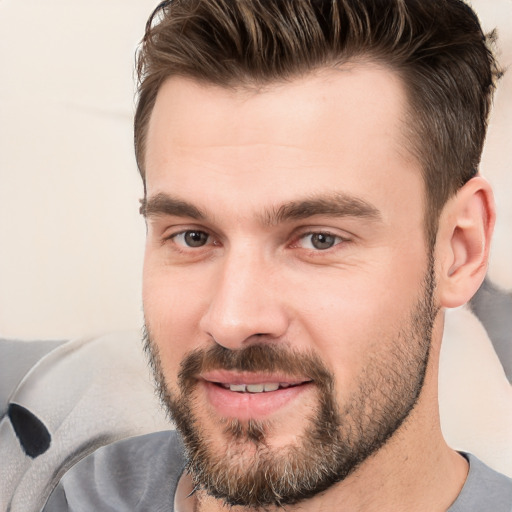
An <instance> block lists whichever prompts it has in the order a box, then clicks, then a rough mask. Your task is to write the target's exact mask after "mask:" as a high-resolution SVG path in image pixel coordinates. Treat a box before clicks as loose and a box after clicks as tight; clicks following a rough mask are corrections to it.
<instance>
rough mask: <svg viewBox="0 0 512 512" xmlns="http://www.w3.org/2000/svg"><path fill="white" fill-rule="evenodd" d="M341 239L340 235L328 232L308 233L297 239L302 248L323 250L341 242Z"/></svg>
mask: <svg viewBox="0 0 512 512" xmlns="http://www.w3.org/2000/svg"><path fill="white" fill-rule="evenodd" d="M342 241H343V239H342V238H341V237H340V236H336V235H331V234H330V233H308V234H307V235H304V236H302V237H301V238H300V240H299V245H300V246H301V247H302V248H304V249H314V250H317V251H325V250H326V249H331V248H332V247H334V246H335V245H338V244H339V243H341V242H342Z"/></svg>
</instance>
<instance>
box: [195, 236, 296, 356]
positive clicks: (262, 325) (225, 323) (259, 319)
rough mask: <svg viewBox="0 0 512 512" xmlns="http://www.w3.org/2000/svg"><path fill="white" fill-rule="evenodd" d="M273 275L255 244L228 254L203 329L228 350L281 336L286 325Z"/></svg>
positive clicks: (240, 247) (220, 271) (268, 263)
mask: <svg viewBox="0 0 512 512" xmlns="http://www.w3.org/2000/svg"><path fill="white" fill-rule="evenodd" d="M273 275H274V271H273V269H272V263H271V261H269V260H268V259H267V258H265V256H264V254H263V251H262V250H259V249H258V248H257V247H255V245H254V244H252V243H245V244H240V245H239V246H237V247H231V248H230V249H229V250H227V251H226V254H225V256H224V257H223V260H222V267H221V268H220V269H219V272H218V274H217V277H216V279H215V282H214V288H213V291H212V296H211V302H210V304H209V307H208V309H207V311H206V313H205V315H204V316H203V318H202V326H201V327H202V329H203V330H204V331H205V332H206V333H207V334H209V335H210V336H211V337H213V338H214V339H215V341H216V342H217V343H219V344H220V345H223V346H225V347H226V348H231V349H236V348H238V347H241V346H242V345H244V344H245V343H248V342H249V340H250V339H251V338H253V337H254V336H257V335H265V336H266V337H267V338H268V339H272V338H278V337H279V336H282V335H283V334H284V332H285V331H286V328H287V324H288V321H287V318H286V314H285V310H284V307H283V301H282V296H280V294H277V293H274V292H275V290H274V286H275V280H274V279H273ZM258 339H261V338H260V337H258Z"/></svg>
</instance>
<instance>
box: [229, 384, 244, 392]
mask: <svg viewBox="0 0 512 512" xmlns="http://www.w3.org/2000/svg"><path fill="white" fill-rule="evenodd" d="M245 388H246V386H245V384H230V385H229V389H230V390H231V391H238V392H241V393H245Z"/></svg>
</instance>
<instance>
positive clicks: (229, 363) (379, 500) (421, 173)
mask: <svg viewBox="0 0 512 512" xmlns="http://www.w3.org/2000/svg"><path fill="white" fill-rule="evenodd" d="M138 70H139V77H140V84H139V102H138V108H137V113H136V118H135V146H136V155H137V161H138V164H139V169H140V171H141V175H142V178H143V182H144V198H143V200H142V207H141V212H142V214H143V215H144V216H145V219H146V222H147V230H148V233H147V245H146V256H145V264H144V292H143V294H144V312H145V318H146V349H147V352H148V354H149V355H150V360H151V362H152V365H153V368H154V371H155V376H156V380H157V383H158V386H159V391H160V395H161V398H162V401H163V403H164V404H165V406H166V407H167V409H168V410H169V412H170V414H171V416H172V418H173V419H174V421H175V422H176V425H177V428H178V431H179V433H180V438H178V437H177V435H176V434H174V433H169V432H164V433H159V434H153V435H150V436H146V437H142V438H135V439H131V440H128V441H124V442H121V443H118V444H115V445H112V446H110V447H106V448H104V449H102V450H99V451H98V452H96V453H95V454H93V456H91V457H89V458H87V459H85V460H84V461H82V463H80V464H78V465H77V466H76V467H75V468H74V469H73V470H71V471H70V472H69V473H68V474H67V475H66V476H65V477H64V479H63V481H62V482H61V484H60V485H59V487H58V488H57V489H56V491H55V492H54V493H53V495H52V497H51V498H50V501H49V502H48V504H47V508H46V510H52V511H55V510H73V511H78V510H176V511H186V510H199V511H222V510H230V509H233V510H237V511H250V510H272V511H276V510H281V509H284V510H287V511H299V510H300V511H312V510H315V511H319V510H340V511H345V510H346V511H373V510H385V511H406V510H407V511H411V510H412V511H429V512H432V511H446V510H449V511H450V512H459V511H482V510H492V511H494V512H502V511H503V512H504V511H510V510H512V481H511V480H510V479H508V478H506V477H504V476H503V475H499V474H497V473H495V472H494V471H492V470H491V469H489V468H487V467H486V466H485V465H483V464H482V463H481V462H480V461H478V460H477V459H476V458H475V457H473V456H471V455H468V454H462V453H457V452H455V451H453V450H452V449H450V448H449V447H448V446H447V445H446V443H445V441H444V439H443V437H442V434H441V429H440V424H439V414H438V407H437V373H438V359H439V350H440V343H441V337H442V331H443V315H444V313H443V311H444V309H445V308H450V307H456V306H459V305H462V304H464V303H465V302H467V301H468V300H469V299H470V298H471V297H472V295H473V294H474V293H475V292H476V290H477V289H478V287H479V285H480V284H481V282H482V280H483V278H484V275H485V271H486V265H487V259H488V253H489V242H490V237H491V233H492V229H493V224H494V217H495V213H494V205H493V199H492V192H491V190H490V188H489V185H488V184H487V182H486V181H485V180H484V179H483V178H482V177H481V176H480V175H479V174H478V171H477V168H478V164H479V159H480V154H481V150H482V146H483V141H484V137H485V130H486V123H487V117H488V111H489V105H490V101H491V95H492V92H493V89H494V81H495V78H496V75H497V74H498V71H497V67H496V65H495V62H494V59H493V57H492V54H491V52H490V51H489V49H488V48H487V46H486V42H485V38H484V36H483V34H482V32H481V29H480V26H479V23H478V20H477V18H476V16H475V15H474V13H473V12H472V11H471V9H470V8H469V7H467V6H466V5H465V4H464V3H462V2H461V1H459V0H430V1H429V2H422V1H420V0H389V1H386V2H382V1H378V0H364V1H361V0H357V1H356V0H332V1H330V0H180V1H178V0H176V1H174V2H164V3H163V4H161V5H160V6H159V8H158V9H157V10H156V11H155V13H154V14H153V16H152V18H151V19H150V21H149V23H148V26H147V32H146V35H145V38H144V41H143V45H142V49H141V53H140V56H139V67H138ZM182 442H183V446H182Z"/></svg>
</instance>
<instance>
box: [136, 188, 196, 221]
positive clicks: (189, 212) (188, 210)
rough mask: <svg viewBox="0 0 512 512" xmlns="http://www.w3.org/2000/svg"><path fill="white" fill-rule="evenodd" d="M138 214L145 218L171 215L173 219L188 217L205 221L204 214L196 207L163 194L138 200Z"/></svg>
mask: <svg viewBox="0 0 512 512" xmlns="http://www.w3.org/2000/svg"><path fill="white" fill-rule="evenodd" d="M139 212H140V213H141V215H143V216H144V217H146V218H148V217H150V218H151V217H158V216H160V215H172V216H175V217H190V218H192V219H197V220H204V219H206V214H205V213H204V212H203V211H202V210H200V209H199V208H197V206H194V205H193V204H191V203H188V202H187V201H183V200H181V199H177V198H175V197H172V196H169V195H167V194H163V193H159V194H156V195H155V196H153V197H151V198H149V199H147V198H146V197H144V198H142V199H141V200H140V209H139Z"/></svg>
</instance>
